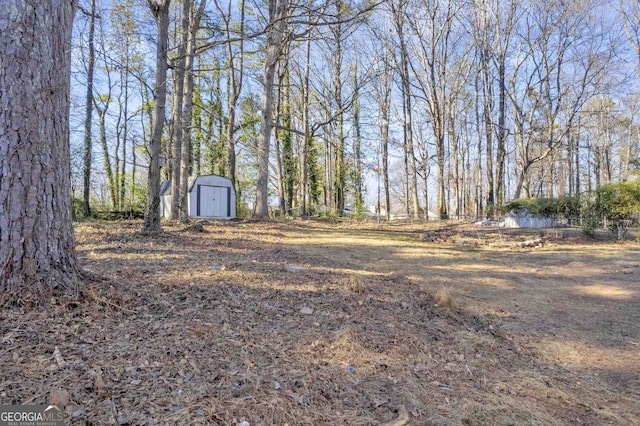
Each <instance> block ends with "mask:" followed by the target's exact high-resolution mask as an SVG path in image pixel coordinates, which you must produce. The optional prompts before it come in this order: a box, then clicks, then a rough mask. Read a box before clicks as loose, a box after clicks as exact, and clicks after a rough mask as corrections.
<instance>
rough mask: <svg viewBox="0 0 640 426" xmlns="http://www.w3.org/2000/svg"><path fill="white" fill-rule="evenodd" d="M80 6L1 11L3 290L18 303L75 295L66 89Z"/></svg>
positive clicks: (24, 3) (19, 1)
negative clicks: (56, 292)
mask: <svg viewBox="0 0 640 426" xmlns="http://www.w3.org/2000/svg"><path fill="white" fill-rule="evenodd" d="M75 9H76V2H75V1H69V0H51V1H48V2H42V1H41V0H8V1H4V2H3V4H2V6H1V7H0V52H2V54H1V55H0V93H1V95H0V289H1V290H0V291H1V293H2V299H4V300H5V301H12V302H16V303H20V302H22V301H25V300H26V299H29V298H30V297H29V295H32V296H35V298H36V299H40V300H41V299H45V298H46V296H47V294H49V292H50V291H51V290H53V289H59V290H64V291H66V292H68V293H70V294H72V295H77V293H78V279H77V259H76V253H75V243H74V237H73V227H72V222H71V180H70V157H69V90H70V84H69V83H70V74H71V68H70V67H71V65H70V64H71V54H70V53H71V27H72V23H73V16H74V13H75Z"/></svg>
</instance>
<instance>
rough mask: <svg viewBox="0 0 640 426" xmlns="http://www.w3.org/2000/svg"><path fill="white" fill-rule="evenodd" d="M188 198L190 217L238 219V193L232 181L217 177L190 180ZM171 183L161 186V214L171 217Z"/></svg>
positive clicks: (199, 177)
mask: <svg viewBox="0 0 640 426" xmlns="http://www.w3.org/2000/svg"><path fill="white" fill-rule="evenodd" d="M188 188H189V194H188V196H187V203H188V213H189V217H192V218H202V219H233V218H235V217H236V193H235V191H234V189H233V183H232V182H231V179H228V178H226V177H222V176H216V175H205V176H196V177H192V178H190V179H189V185H188ZM171 190H172V189H171V181H166V182H163V183H162V185H160V214H161V215H162V217H164V218H165V219H168V218H170V217H171Z"/></svg>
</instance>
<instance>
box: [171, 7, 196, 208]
mask: <svg viewBox="0 0 640 426" xmlns="http://www.w3.org/2000/svg"><path fill="white" fill-rule="evenodd" d="M190 14H191V0H182V23H181V27H180V42H179V44H178V51H177V55H178V56H177V57H176V59H175V62H173V65H174V67H173V74H174V79H173V80H174V85H175V90H174V93H173V149H172V152H173V158H172V159H171V219H172V220H176V219H178V217H182V216H183V215H182V210H183V209H186V207H187V206H185V205H182V204H181V203H180V201H181V200H182V197H181V192H182V183H181V181H180V179H181V177H182V173H181V163H182V142H183V133H184V129H185V127H186V125H185V123H184V122H183V120H184V115H183V113H182V107H183V102H184V96H185V95H184V76H185V67H186V61H187V59H186V56H187V43H189V22H190V16H189V15H190Z"/></svg>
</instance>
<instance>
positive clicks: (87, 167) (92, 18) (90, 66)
mask: <svg viewBox="0 0 640 426" xmlns="http://www.w3.org/2000/svg"><path fill="white" fill-rule="evenodd" d="M82 11H83V12H84V13H85V14H86V15H87V16H89V41H88V46H87V47H88V49H89V51H88V52H87V95H86V106H85V121H84V152H83V157H84V164H83V172H82V176H83V182H82V216H83V217H85V218H87V217H89V216H91V205H90V203H89V197H90V195H91V150H92V142H91V128H92V121H93V120H92V117H93V71H94V67H95V63H96V48H95V44H94V36H95V31H96V17H97V15H96V0H91V9H90V10H89V11H86V10H84V9H82Z"/></svg>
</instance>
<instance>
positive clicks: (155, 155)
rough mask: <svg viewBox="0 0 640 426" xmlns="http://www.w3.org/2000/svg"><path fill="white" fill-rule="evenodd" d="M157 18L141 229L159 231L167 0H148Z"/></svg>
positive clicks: (165, 82)
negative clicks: (144, 197)
mask: <svg viewBox="0 0 640 426" xmlns="http://www.w3.org/2000/svg"><path fill="white" fill-rule="evenodd" d="M148 2H149V8H150V9H151V12H152V13H153V15H154V17H155V19H156V26H157V29H158V36H157V37H158V40H157V46H156V83H155V87H154V89H153V91H154V98H155V104H154V106H153V129H152V134H151V147H150V148H151V159H150V160H151V161H150V162H149V180H148V183H147V210H146V211H145V214H144V226H143V228H142V232H143V233H152V232H162V226H161V224H160V149H161V147H162V129H163V126H164V120H165V103H166V100H167V65H168V64H167V44H168V38H169V37H168V32H169V4H170V2H171V1H170V0H163V1H160V0H148Z"/></svg>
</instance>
